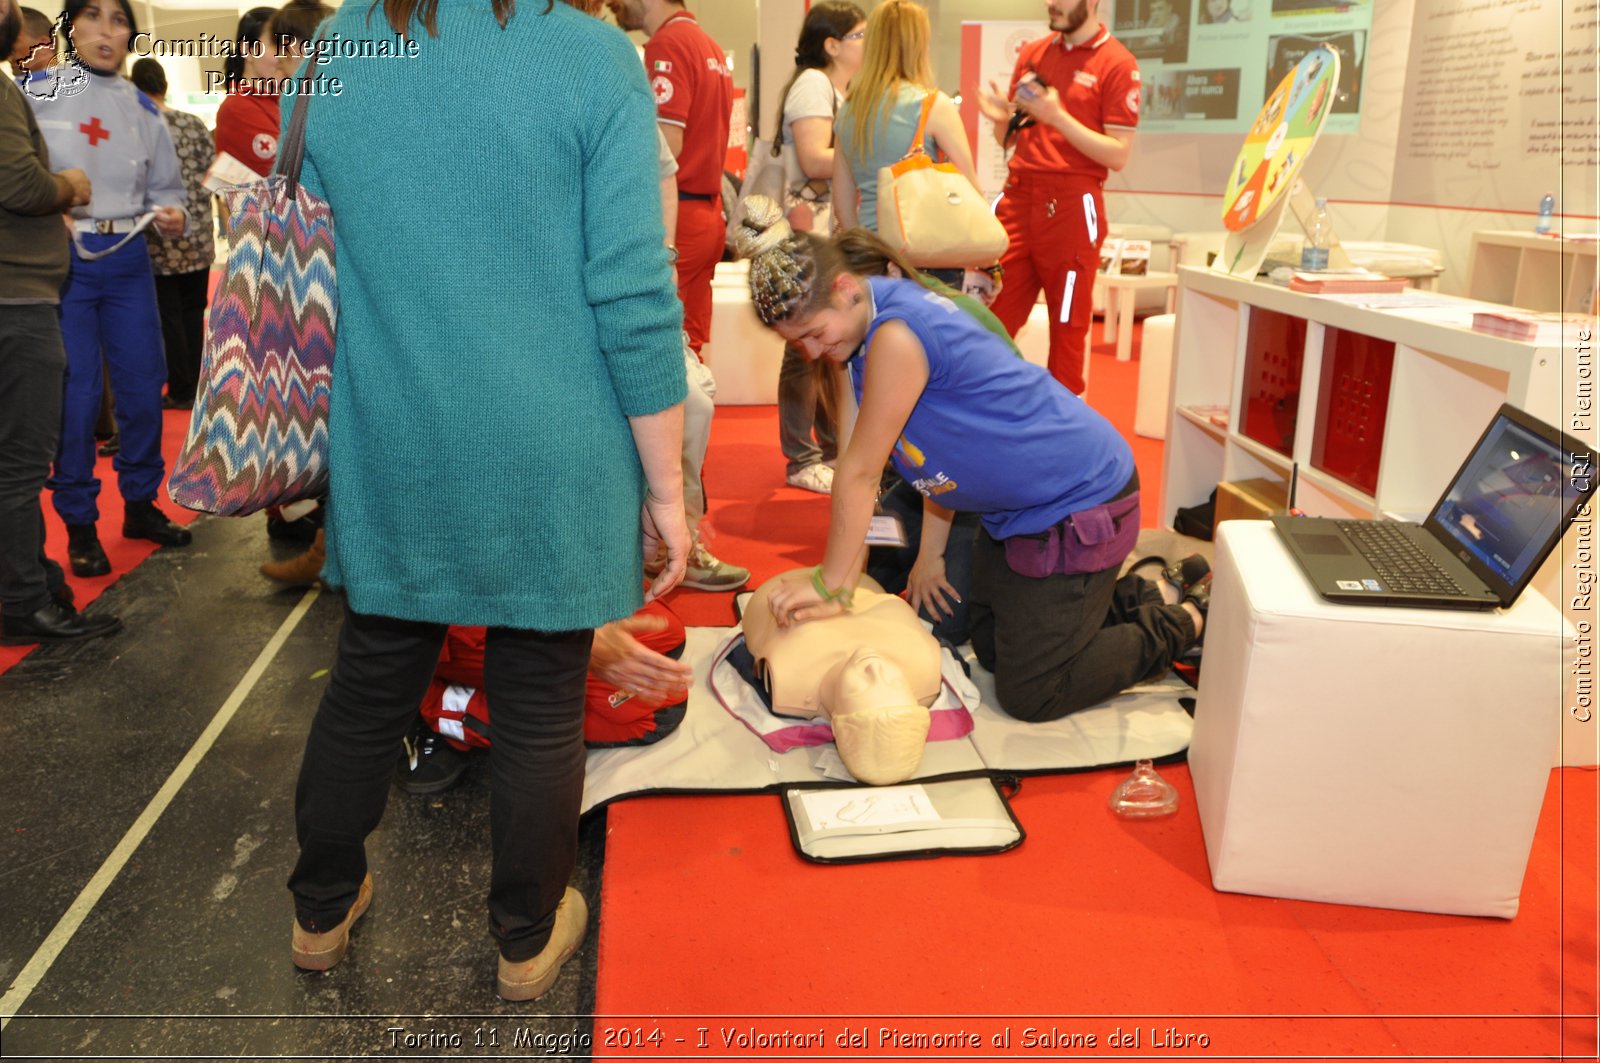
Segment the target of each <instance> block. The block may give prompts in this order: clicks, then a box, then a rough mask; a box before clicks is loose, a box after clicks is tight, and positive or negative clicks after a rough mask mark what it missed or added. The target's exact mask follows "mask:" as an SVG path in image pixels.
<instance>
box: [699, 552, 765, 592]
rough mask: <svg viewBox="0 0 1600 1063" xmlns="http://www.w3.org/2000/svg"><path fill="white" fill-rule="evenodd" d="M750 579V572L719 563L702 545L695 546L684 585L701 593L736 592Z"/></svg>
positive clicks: (722, 562)
mask: <svg viewBox="0 0 1600 1063" xmlns="http://www.w3.org/2000/svg"><path fill="white" fill-rule="evenodd" d="M749 579H750V570H749V569H747V568H740V567H739V566H738V565H730V564H728V563H727V562H726V561H718V560H717V559H716V558H714V557H712V556H711V551H709V550H707V549H706V548H705V545H704V544H702V543H699V542H697V543H695V544H694V551H693V552H692V553H690V554H689V571H688V572H686V573H684V577H683V585H684V586H685V587H693V588H694V589H695V590H699V591H736V590H738V589H739V588H740V587H743V586H744V585H745V583H747V582H748V581H749Z"/></svg>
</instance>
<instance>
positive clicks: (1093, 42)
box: [977, 0, 1140, 395]
mask: <svg viewBox="0 0 1600 1063" xmlns="http://www.w3.org/2000/svg"><path fill="white" fill-rule="evenodd" d="M1046 6H1047V8H1048V11H1049V18H1050V28H1051V30H1053V31H1054V32H1053V33H1052V34H1051V35H1050V36H1048V37H1042V38H1040V39H1039V40H1036V41H1033V42H1032V43H1030V44H1028V45H1026V46H1025V47H1023V49H1022V51H1021V53H1020V54H1019V55H1018V56H1017V65H1016V69H1015V70H1014V71H1013V72H1012V75H1011V87H1010V89H1009V90H1008V91H1007V92H1006V93H1005V94H1004V95H1002V94H1001V92H1000V88H999V86H998V85H996V84H995V83H993V82H990V84H989V88H988V90H987V91H985V90H983V89H982V88H980V89H979V90H978V93H977V95H978V106H979V108H980V109H981V110H982V111H983V114H984V116H985V117H986V118H988V119H990V121H992V122H993V123H994V135H995V139H996V140H998V141H999V142H1000V143H1001V144H1006V143H1007V141H1008V139H1009V140H1010V141H1011V143H1012V144H1013V145H1014V146H1015V149H1016V151H1015V154H1013V155H1012V156H1011V170H1010V175H1009V177H1008V179H1007V180H1006V189H1005V194H1004V195H1003V196H1002V197H1001V199H1000V202H999V204H998V205H997V206H996V208H995V213H996V215H997V216H998V217H999V219H1000V221H1001V222H1002V223H1003V224H1004V225H1005V227H1006V233H1007V234H1008V235H1009V236H1010V237H1011V246H1010V247H1009V248H1008V249H1007V251H1006V253H1005V256H1004V257H1003V258H1001V260H1000V265H1001V266H1002V267H1003V268H1004V275H1003V281H1004V283H1003V286H1002V288H1001V290H1000V294H999V295H998V296H997V297H996V298H995V301H994V304H993V305H992V306H991V307H990V309H991V310H993V311H994V314H995V316H996V317H998V318H999V319H1000V321H1001V322H1002V323H1003V324H1004V325H1005V327H1006V330H1007V331H1008V332H1010V333H1011V334H1012V335H1013V336H1015V335H1016V334H1017V330H1018V329H1020V328H1021V327H1022V326H1023V324H1024V323H1025V322H1026V321H1027V320H1028V314H1029V313H1030V312H1031V311H1032V309H1033V307H1034V304H1035V303H1036V302H1037V300H1038V296H1039V289H1040V288H1041V287H1043V288H1044V294H1045V303H1046V305H1047V306H1048V307H1049V310H1050V373H1051V375H1052V376H1054V377H1055V378H1056V379H1057V380H1059V381H1061V383H1063V384H1065V385H1066V386H1067V387H1068V388H1070V389H1072V391H1073V392H1075V393H1077V394H1080V395H1081V394H1083V390H1084V386H1085V381H1084V363H1085V357H1086V354H1087V350H1088V339H1089V317H1090V314H1091V313H1092V307H1093V297H1094V296H1093V292H1094V276H1095V273H1096V271H1097V270H1098V269H1099V267H1100V244H1101V243H1102V241H1104V239H1105V235H1106V212H1105V200H1104V199H1103V198H1102V195H1101V188H1102V186H1103V185H1104V184H1105V179H1106V175H1107V174H1108V173H1109V172H1110V171H1112V170H1120V169H1122V168H1123V166H1125V165H1126V164H1127V162H1128V156H1129V154H1130V152H1131V149H1132V147H1133V135H1134V129H1135V127H1136V126H1137V125H1138V124H1139V90H1140V83H1139V66H1138V64H1137V63H1136V62H1135V61H1134V58H1133V56H1132V54H1131V53H1129V51H1128V50H1127V49H1126V48H1125V47H1123V46H1122V44H1121V43H1120V42H1119V41H1118V40H1117V39H1116V38H1115V37H1112V36H1111V31H1110V30H1108V29H1106V27H1105V25H1104V24H1103V23H1102V22H1101V21H1100V19H1099V18H1098V17H1097V12H1098V9H1099V6H1100V0H1077V2H1076V3H1074V2H1073V0H1048V3H1047V4H1046Z"/></svg>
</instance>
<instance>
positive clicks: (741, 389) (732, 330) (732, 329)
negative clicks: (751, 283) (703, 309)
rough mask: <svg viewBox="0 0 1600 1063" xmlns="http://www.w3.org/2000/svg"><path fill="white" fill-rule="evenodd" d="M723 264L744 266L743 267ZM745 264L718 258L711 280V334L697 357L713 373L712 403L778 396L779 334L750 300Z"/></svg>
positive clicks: (760, 402) (762, 401) (757, 401)
mask: <svg viewBox="0 0 1600 1063" xmlns="http://www.w3.org/2000/svg"><path fill="white" fill-rule="evenodd" d="M724 266H745V269H744V270H740V269H737V268H735V269H729V270H728V271H727V274H726V275H724V269H723V267H724ZM747 270H748V264H746V263H737V264H736V263H723V264H722V265H719V266H718V267H717V276H716V279H715V280H714V281H713V282H712V285H711V336H710V338H709V339H708V340H707V341H706V345H705V348H704V349H703V350H702V351H701V352H700V357H701V358H702V360H704V361H705V363H706V365H707V366H709V367H710V368H711V375H712V376H714V377H716V378H717V399H716V402H717V405H718V406H770V405H772V404H774V403H776V402H777V401H778V370H779V369H780V368H781V367H782V365H783V338H782V337H781V336H779V335H778V334H777V333H776V332H773V331H772V330H771V329H769V328H767V327H766V326H765V325H763V324H762V323H761V319H760V318H759V317H757V316H756V311H755V307H754V306H752V305H751V303H750V289H749V287H748V286H747V284H746V282H745V280H744V277H745V276H747V272H746V271H747Z"/></svg>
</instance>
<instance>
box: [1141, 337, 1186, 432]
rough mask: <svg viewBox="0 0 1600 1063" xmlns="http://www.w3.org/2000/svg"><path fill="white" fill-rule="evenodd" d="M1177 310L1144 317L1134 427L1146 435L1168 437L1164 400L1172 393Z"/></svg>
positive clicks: (1166, 400) (1165, 401)
mask: <svg viewBox="0 0 1600 1063" xmlns="http://www.w3.org/2000/svg"><path fill="white" fill-rule="evenodd" d="M1177 320H1178V315H1177V314H1157V315H1156V316H1155V317H1147V318H1145V319H1144V335H1143V336H1142V337H1141V338H1140V340H1139V392H1138V396H1137V397H1136V398H1135V400H1134V406H1133V430H1134V432H1136V433H1137V434H1139V435H1142V436H1145V437H1147V438H1149V439H1165V438H1167V402H1168V400H1169V399H1170V398H1171V395H1172V326H1173V324H1174V323H1175V322H1176V321H1177Z"/></svg>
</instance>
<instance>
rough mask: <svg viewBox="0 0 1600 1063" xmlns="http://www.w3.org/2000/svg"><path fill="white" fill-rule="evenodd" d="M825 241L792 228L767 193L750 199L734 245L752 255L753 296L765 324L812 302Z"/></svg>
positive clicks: (801, 310)
mask: <svg viewBox="0 0 1600 1063" xmlns="http://www.w3.org/2000/svg"><path fill="white" fill-rule="evenodd" d="M822 246H825V245H823V243H822V242H821V241H818V240H815V239H813V238H812V236H811V235H810V234H809V233H797V232H795V231H794V230H793V229H792V228H790V227H789V223H788V221H787V220H785V218H784V216H783V208H782V207H780V206H779V205H778V204H777V203H775V202H773V201H772V200H771V199H768V198H767V197H766V196H751V197H750V198H749V199H747V200H745V209H744V219H743V220H742V221H741V222H740V223H739V231H738V232H737V233H736V234H734V248H735V249H736V250H737V251H738V252H739V254H740V256H741V257H744V258H748V259H749V260H750V301H751V302H752V303H753V304H754V305H755V309H756V315H757V316H758V317H760V318H761V322H762V324H764V325H767V326H769V327H770V326H772V325H775V324H777V323H778V322H780V321H785V320H787V319H789V318H791V317H794V316H795V315H796V314H797V313H802V312H804V311H805V310H806V309H807V308H808V307H810V306H811V305H812V303H813V302H814V301H815V300H814V294H815V290H816V281H817V279H818V273H819V271H818V268H817V266H818V263H817V254H818V248H819V247H822Z"/></svg>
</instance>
